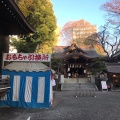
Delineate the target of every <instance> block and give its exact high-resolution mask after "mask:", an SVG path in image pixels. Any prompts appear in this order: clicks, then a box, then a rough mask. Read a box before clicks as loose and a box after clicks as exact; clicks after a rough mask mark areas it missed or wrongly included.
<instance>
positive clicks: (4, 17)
mask: <svg viewBox="0 0 120 120" xmlns="http://www.w3.org/2000/svg"><path fill="white" fill-rule="evenodd" d="M0 11H1V12H0V34H2V35H19V34H28V33H33V32H35V30H34V29H33V28H32V27H31V26H30V24H29V23H28V21H27V20H26V18H25V16H24V15H23V14H22V12H21V11H20V9H19V7H18V6H17V4H16V3H15V1H14V0H0Z"/></svg>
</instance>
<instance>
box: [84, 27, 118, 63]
mask: <svg viewBox="0 0 120 120" xmlns="http://www.w3.org/2000/svg"><path fill="white" fill-rule="evenodd" d="M119 37H120V35H119V30H117V29H114V28H113V27H109V26H102V27H101V31H100V32H98V33H95V34H92V35H91V36H89V37H88V38H87V39H86V40H85V43H86V44H97V45H100V46H101V47H102V48H103V50H104V52H105V53H106V55H107V57H108V59H109V60H110V61H112V60H113V55H114V54H115V53H116V52H118V51H119V50H120V39H119Z"/></svg>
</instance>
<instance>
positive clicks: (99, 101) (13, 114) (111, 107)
mask: <svg viewBox="0 0 120 120" xmlns="http://www.w3.org/2000/svg"><path fill="white" fill-rule="evenodd" d="M29 117H30V119H29V120H120V92H96V97H77V98H76V97H75V91H57V92H55V98H54V102H53V105H52V106H51V107H50V108H49V109H23V108H10V107H0V120H27V119H28V118H29Z"/></svg>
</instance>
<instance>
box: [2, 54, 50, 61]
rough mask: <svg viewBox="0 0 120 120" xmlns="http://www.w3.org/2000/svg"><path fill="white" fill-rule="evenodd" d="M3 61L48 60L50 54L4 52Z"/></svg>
mask: <svg viewBox="0 0 120 120" xmlns="http://www.w3.org/2000/svg"><path fill="white" fill-rule="evenodd" d="M3 61H40V62H50V61H51V55H50V54H35V53H4V54H3Z"/></svg>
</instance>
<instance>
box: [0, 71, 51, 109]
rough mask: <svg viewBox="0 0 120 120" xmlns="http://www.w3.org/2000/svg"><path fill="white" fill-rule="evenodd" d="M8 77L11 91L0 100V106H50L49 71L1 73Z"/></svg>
mask: <svg viewBox="0 0 120 120" xmlns="http://www.w3.org/2000/svg"><path fill="white" fill-rule="evenodd" d="M3 74H6V75H8V74H9V75H10V86H11V89H10V90H9V91H8V93H7V95H5V96H3V97H1V98H0V106H4V105H7V106H13V107H29V108H48V107H49V106H50V101H49V98H50V71H46V72H26V73H23V72H22V71H21V72H15V71H8V70H5V71H3Z"/></svg>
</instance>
